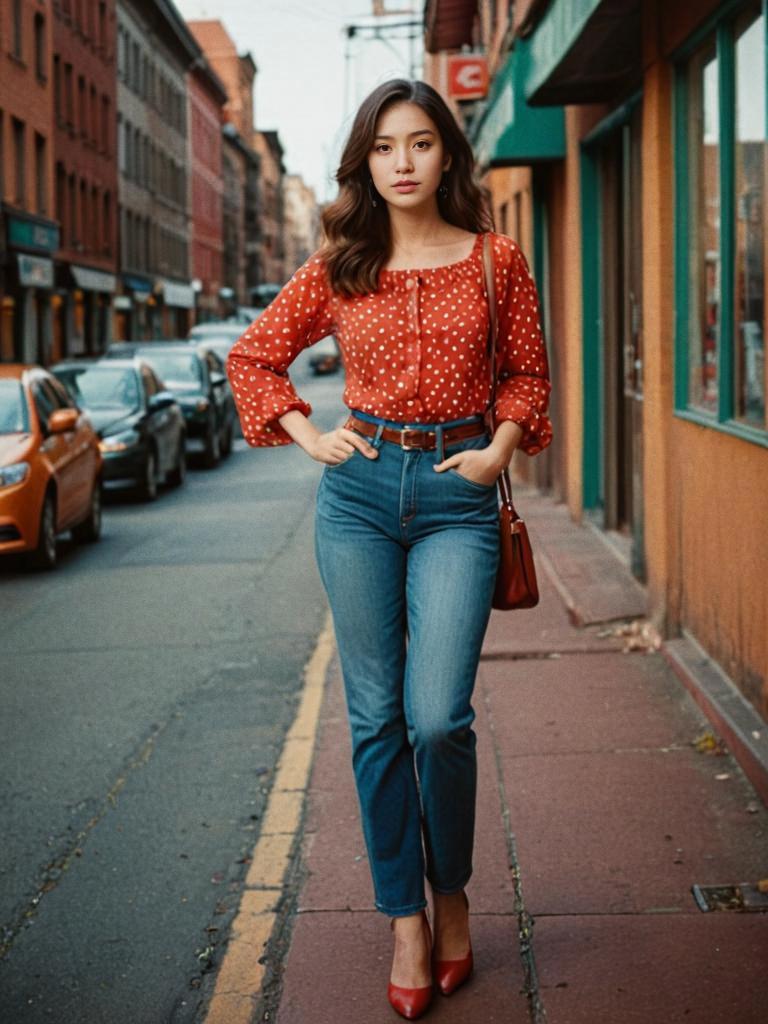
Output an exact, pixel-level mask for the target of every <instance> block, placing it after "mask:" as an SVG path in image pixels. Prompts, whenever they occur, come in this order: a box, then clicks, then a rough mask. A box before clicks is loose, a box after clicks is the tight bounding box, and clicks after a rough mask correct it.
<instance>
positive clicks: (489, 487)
mask: <svg viewBox="0 0 768 1024" xmlns="http://www.w3.org/2000/svg"><path fill="white" fill-rule="evenodd" d="M448 472H449V473H453V475H454V476H457V477H458V478H459V480H463V481H464V483H465V484H469V486H470V487H476V488H477V489H478V490H480V491H490V490H492V488H494V487H495V486H496V481H495V480H494V481H493V483H492V484H481V483H480V481H479V480H470V479H469V477H468V476H464V474H463V473H460V472H459V471H458V469H454V468H453V466H451V467H450V469H449V470H448Z"/></svg>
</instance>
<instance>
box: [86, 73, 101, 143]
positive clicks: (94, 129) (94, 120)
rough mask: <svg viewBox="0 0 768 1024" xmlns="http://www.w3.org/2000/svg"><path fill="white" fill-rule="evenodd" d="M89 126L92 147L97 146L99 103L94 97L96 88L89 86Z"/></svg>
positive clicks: (95, 96)
mask: <svg viewBox="0 0 768 1024" xmlns="http://www.w3.org/2000/svg"><path fill="white" fill-rule="evenodd" d="M90 114H91V117H90V124H89V126H88V127H89V129H90V131H89V132H88V134H89V136H90V138H91V142H92V143H93V144H94V146H98V144H99V101H98V97H97V95H96V86H95V85H92V86H91V105H90Z"/></svg>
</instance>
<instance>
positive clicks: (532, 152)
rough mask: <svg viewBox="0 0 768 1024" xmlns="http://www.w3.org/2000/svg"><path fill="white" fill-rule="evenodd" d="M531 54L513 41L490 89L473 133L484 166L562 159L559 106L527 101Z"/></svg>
mask: <svg viewBox="0 0 768 1024" xmlns="http://www.w3.org/2000/svg"><path fill="white" fill-rule="evenodd" d="M530 69H531V54H530V43H529V40H527V39H516V40H515V45H514V48H513V49H512V51H511V52H510V54H509V58H508V59H507V62H506V64H505V65H504V67H503V68H502V70H501V71H500V72H499V73H498V74H497V75H496V77H495V78H494V80H493V86H492V88H491V93H490V95H489V99H488V105H487V106H486V108H485V111H484V113H483V116H482V118H481V119H480V122H479V124H478V128H477V131H476V132H473V133H472V134H473V138H474V148H475V155H476V158H477V161H478V163H479V164H480V165H481V166H483V167H510V166H513V165H515V164H523V165H524V164H531V163H536V162H537V161H540V160H562V159H563V158H564V157H565V117H564V114H563V109H562V107H550V108H537V109H534V108H533V107H530V106H529V105H528V103H527V102H526V98H525V96H526V81H527V79H528V77H529V75H530Z"/></svg>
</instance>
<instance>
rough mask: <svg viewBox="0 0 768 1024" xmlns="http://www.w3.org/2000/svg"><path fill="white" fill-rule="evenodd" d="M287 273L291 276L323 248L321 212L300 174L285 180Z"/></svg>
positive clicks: (312, 192) (284, 234) (287, 175)
mask: <svg viewBox="0 0 768 1024" xmlns="http://www.w3.org/2000/svg"><path fill="white" fill-rule="evenodd" d="M283 197H284V209H285V218H284V224H285V229H284V232H283V237H284V242H285V273H286V274H287V275H289V276H290V274H292V273H293V271H294V270H295V269H296V267H300V266H301V264H302V263H304V261H305V260H306V259H308V258H309V257H310V256H311V255H312V253H313V252H314V251H315V249H317V248H318V247H319V245H320V211H319V209H318V205H317V197H316V195H315V190H314V189H313V188H311V187H310V186H309V185H307V184H306V182H305V181H304V179H303V178H302V177H301V175H300V174H286V175H285V177H284V178H283Z"/></svg>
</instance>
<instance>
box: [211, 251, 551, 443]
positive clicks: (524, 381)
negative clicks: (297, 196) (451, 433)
mask: <svg viewBox="0 0 768 1024" xmlns="http://www.w3.org/2000/svg"><path fill="white" fill-rule="evenodd" d="M490 237H491V241H492V247H493V258H494V265H495V276H496V301H497V303H498V325H499V335H498V342H497V360H498V370H497V373H498V381H497V386H496V403H495V407H494V414H495V417H496V423H497V424H498V423H499V422H501V421H502V420H513V421H514V422H515V423H519V424H520V425H521V426H522V427H523V430H524V433H523V437H522V439H521V441H520V445H519V447H520V449H521V450H522V451H524V452H525V453H526V454H527V455H535V454H536V453H537V452H540V451H541V450H542V449H543V448H545V447H546V446H547V445H548V444H549V443H550V442H551V440H552V424H551V422H550V420H549V417H548V416H547V406H548V401H549V393H550V387H551V385H550V380H549V367H548V361H547V352H546V347H545V343H544V338H543V334H542V329H541V322H540V315H539V301H538V296H537V292H536V286H535V284H534V282H533V279H532V277H531V274H530V271H529V269H528V264H527V262H526V259H525V256H524V254H523V252H522V249H521V248H520V246H519V245H518V243H517V242H516V241H515V240H514V239H512V238H510V237H509V236H507V235H502V234H498V233H496V232H491V233H490ZM482 243H483V234H482V233H480V234H478V235H477V238H476V239H475V244H474V247H473V249H472V252H471V254H470V255H469V256H468V257H466V258H465V259H463V260H459V261H458V262H456V263H450V264H447V265H444V266H441V267H430V268H424V269H418V268H417V269H413V270H381V271H380V276H379V287H378V290H377V291H375V292H372V293H370V294H367V295H361V296H354V297H351V298H348V297H345V296H341V295H338V294H336V293H334V292H332V291H331V288H330V284H329V281H328V277H327V272H326V269H325V266H324V263H323V261H322V259H321V257H320V256H319V255H318V253H317V252H315V253H314V254H313V255H312V256H310V257H309V258H308V259H307V261H306V262H305V263H304V264H303V265H302V266H301V267H299V269H298V270H297V271H296V272H295V273H294V275H293V277H292V278H291V279H290V281H288V282H287V284H286V285H285V286H284V287H283V288H282V290H281V291H280V293H279V294H278V295H277V296H276V297H275V299H274V300H273V301H272V302H271V303H270V305H269V306H268V307H267V308H266V309H265V310H264V311H263V312H262V313H261V314H260V315H259V316H258V317H257V318H256V319H255V320H254V321H253V323H252V324H251V325H250V326H249V327H248V328H246V330H245V331H244V332H243V334H242V335H241V337H240V338H239V339H238V340H237V341H236V342H235V344H234V345H233V347H232V349H231V350H230V353H229V355H228V357H227V376H228V377H229V380H230V383H231V385H232V390H233V393H234V397H235V402H236V405H237V408H238V412H239V414H240V422H241V424H242V428H243V436H244V437H245V439H246V441H247V442H248V444H249V445H252V446H253V447H265V446H269V445H281V444H289V443H290V442H291V441H292V438H291V436H290V434H288V433H287V432H286V430H285V429H284V428H283V427H281V425H280V423H279V422H278V418H279V417H280V416H282V415H283V413H285V412H288V411H289V410H290V409H300V410H301V411H302V412H303V413H304V415H305V416H309V415H310V414H311V412H312V406H311V405H310V404H309V403H308V402H306V401H304V400H303V399H302V398H300V397H299V395H298V394H297V393H296V391H295V389H294V386H293V384H292V382H291V379H290V377H289V375H288V367H289V366H290V365H291V363H292V362H293V360H294V359H295V358H296V356H297V355H298V354H299V352H301V351H302V349H304V348H306V347H307V346H309V345H312V344H314V343H315V342H317V341H319V340H320V339H321V338H324V337H325V336H326V335H328V334H334V335H335V336H336V339H337V341H338V343H339V348H340V350H341V354H342V359H343V362H344V368H345V373H346V381H345V390H344V394H343V401H344V403H345V405H347V407H348V408H355V409H360V410H362V411H363V412H368V413H370V414H371V415H374V416H381V417H383V418H385V419H390V420H396V421H399V422H402V423H441V422H445V421H447V420H454V419H461V418H464V417H466V416H471V415H473V414H475V413H483V412H484V411H485V409H486V408H487V405H488V400H489V398H490V381H489V367H488V357H487V354H486V344H487V336H488V307H487V302H486V299H485V287H484V279H483V252H482Z"/></svg>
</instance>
